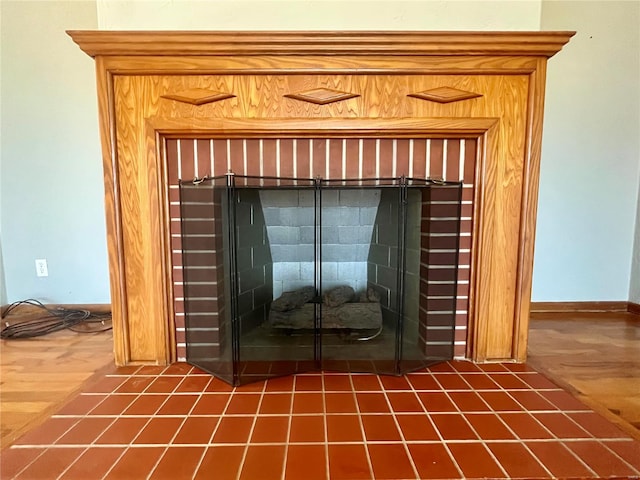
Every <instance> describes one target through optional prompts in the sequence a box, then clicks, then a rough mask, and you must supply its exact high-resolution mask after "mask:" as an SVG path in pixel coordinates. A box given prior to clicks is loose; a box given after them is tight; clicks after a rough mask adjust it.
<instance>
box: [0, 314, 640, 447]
mask: <svg viewBox="0 0 640 480" xmlns="http://www.w3.org/2000/svg"><path fill="white" fill-rule="evenodd" d="M639 319H640V317H638V316H635V317H633V316H631V315H622V314H621V315H617V316H616V317H613V318H612V317H611V316H610V315H609V316H608V317H607V318H603V317H602V316H601V315H596V316H582V317H579V318H573V319H566V318H563V319H544V320H542V319H535V320H532V321H531V330H530V341H529V363H530V365H532V366H533V367H534V368H536V369H537V370H539V371H541V372H543V373H545V374H546V375H547V376H548V377H549V378H551V379H552V380H553V381H555V382H556V383H557V384H559V385H560V386H562V387H564V388H566V389H567V390H569V391H571V392H572V393H574V394H575V395H576V396H578V397H579V398H580V399H581V400H582V401H583V402H585V403H586V404H588V405H589V406H590V407H591V408H593V409H595V410H598V411H600V412H601V413H604V414H607V416H608V417H609V418H610V419H611V420H613V421H616V422H617V423H618V424H620V425H621V426H622V427H623V428H625V430H627V431H628V432H629V433H631V434H632V435H634V436H636V437H640V430H636V429H634V428H633V427H631V426H630V425H629V424H631V425H635V427H636V428H638V429H640V395H638V392H640V320H639ZM112 344H113V336H112V334H111V332H106V333H100V334H89V335H88V334H78V333H74V332H70V331H63V332H58V333H55V334H52V335H49V336H46V337H41V338H38V339H31V340H12V341H5V340H3V341H2V345H1V347H2V348H1V354H0V357H1V366H0V367H1V368H0V374H1V380H0V391H1V395H0V411H1V412H2V416H1V419H0V420H1V432H2V436H1V445H2V446H6V445H7V444H9V443H11V442H12V441H13V440H15V439H16V438H17V437H18V436H19V435H21V434H22V433H24V432H26V431H27V430H30V429H31V428H33V427H34V426H36V425H38V424H39V423H41V422H42V421H44V419H45V418H47V416H48V415H50V414H51V413H52V412H53V411H55V410H56V409H57V408H58V407H59V406H61V405H62V404H63V403H64V402H65V401H66V400H67V399H68V398H69V397H70V396H71V395H73V394H74V393H75V392H77V391H78V390H80V389H81V387H82V386H83V385H84V384H85V383H86V382H87V381H88V380H89V379H91V378H92V377H94V379H95V377H98V376H101V375H102V374H103V373H104V372H105V371H108V370H110V369H111V368H113V353H112V351H113V345H112ZM614 414H615V415H614ZM627 422H628V423H627Z"/></svg>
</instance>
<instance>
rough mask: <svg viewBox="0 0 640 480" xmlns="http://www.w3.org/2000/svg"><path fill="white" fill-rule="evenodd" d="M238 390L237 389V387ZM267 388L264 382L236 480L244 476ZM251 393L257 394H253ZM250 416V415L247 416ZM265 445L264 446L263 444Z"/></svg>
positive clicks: (234, 392)
mask: <svg viewBox="0 0 640 480" xmlns="http://www.w3.org/2000/svg"><path fill="white" fill-rule="evenodd" d="M236 388H237V387H236ZM236 388H234V391H233V394H232V395H231V396H233V395H235V394H236V391H235V390H236ZM266 388H267V382H266V381H265V382H264V385H262V391H261V392H260V399H259V400H258V405H257V406H256V413H255V414H254V415H253V422H252V423H251V428H250V429H249V436H248V437H247V443H246V444H245V446H244V452H243V453H242V458H241V459H240V465H239V466H238V474H237V476H236V480H240V475H241V474H242V469H243V468H244V462H245V460H246V458H247V453H248V451H249V446H251V445H252V443H251V437H252V435H253V431H254V429H255V427H256V422H257V421H258V412H259V411H260V407H261V406H262V399H263V398H264V392H265V390H266ZM251 393H254V394H255V393H256V392H251ZM247 416H249V415H247ZM261 445H264V444H261Z"/></svg>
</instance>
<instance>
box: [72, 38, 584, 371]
mask: <svg viewBox="0 0 640 480" xmlns="http://www.w3.org/2000/svg"><path fill="white" fill-rule="evenodd" d="M69 34H70V35H71V36H72V38H73V39H74V41H76V43H78V44H79V45H80V47H81V48H82V49H83V50H84V51H85V52H86V53H88V54H89V55H91V56H93V57H95V59H96V67H97V81H98V100H99V106H100V128H101V139H102V150H103V161H104V172H105V188H106V197H105V199H106V200H105V203H106V213H107V226H108V248H109V265H110V274H111V296H112V304H113V316H114V351H115V359H116V363H117V364H119V365H125V364H165V363H168V362H172V361H175V360H176V359H178V358H182V357H183V355H184V345H183V342H184V340H183V333H184V332H183V330H182V329H183V328H184V327H183V325H182V324H181V314H182V313H184V312H183V311H182V305H181V300H180V299H181V298H182V296H181V294H182V293H183V292H181V283H180V282H181V279H180V271H181V269H180V265H181V261H182V260H181V256H180V248H179V231H178V230H176V229H177V228H178V226H179V222H178V221H177V219H178V218H179V215H178V217H176V215H177V213H176V212H177V210H178V209H177V206H176V203H175V202H176V201H177V200H176V196H175V195H176V193H177V189H176V188H175V187H176V182H177V181H178V179H183V180H185V179H191V178H193V177H202V176H205V175H218V174H224V173H226V172H227V171H228V170H232V171H233V172H234V173H236V174H240V175H242V174H248V175H259V176H262V175H275V176H286V175H291V176H297V177H301V178H311V177H313V176H316V175H319V176H322V177H326V178H330V179H340V178H346V177H356V178H365V177H376V176H385V175H389V176H393V175H413V176H415V177H433V178H445V179H447V180H449V179H455V180H462V181H463V183H464V188H463V202H464V203H463V214H462V217H463V220H462V229H461V232H462V236H461V240H462V245H461V252H460V254H459V262H460V266H461V267H462V268H460V277H459V280H460V288H459V291H458V296H459V297H458V298H459V305H458V306H457V318H456V340H455V341H456V344H455V349H456V350H455V353H456V355H457V356H461V357H462V356H463V357H465V358H469V359H472V360H474V361H477V362H485V361H509V360H511V361H523V360H524V359H525V356H526V345H527V327H528V316H529V302H530V292H531V276H532V275H531V274H532V260H533V243H534V233H535V216H536V206H537V188H538V175H539V161H540V143H541V135H542V131H541V125H542V110H543V103H544V83H545V71H546V62H547V59H548V58H549V57H551V56H553V55H554V54H555V53H557V52H558V51H559V50H560V49H561V48H562V46H563V45H564V44H565V43H566V42H567V41H568V40H569V38H570V37H571V35H572V33H571V32H497V33H492V32H486V33H481V32H409V33H403V32H393V33H391V32H389V33H380V32H309V33H302V32H288V33H283V32H268V33H256V32H233V33H220V32H107V31H102V32H100V31H96V32H79V31H76V32H69Z"/></svg>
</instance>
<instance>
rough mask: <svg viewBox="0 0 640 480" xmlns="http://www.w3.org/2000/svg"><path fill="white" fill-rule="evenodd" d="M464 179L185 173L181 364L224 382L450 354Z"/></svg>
mask: <svg viewBox="0 0 640 480" xmlns="http://www.w3.org/2000/svg"><path fill="white" fill-rule="evenodd" d="M461 196H462V184H461V183H454V182H438V181H432V180H420V179H413V178H405V177H401V178H380V179H359V180H324V179H321V178H317V179H296V178H273V177H247V176H238V175H233V174H228V175H225V176H222V177H214V178H210V177H206V178H203V179H196V180H193V181H181V182H180V210H181V226H182V228H181V241H182V242H181V243H182V262H183V277H184V278H183V282H184V305H185V331H186V345H187V361H188V362H189V363H191V364H192V365H195V366H197V367H199V368H202V369H203V370H206V371H208V372H210V373H212V374H214V375H216V376H218V377H220V378H221V379H223V380H225V381H227V382H228V383H230V384H233V385H240V384H244V383H247V382H251V381H256V380H261V379H265V378H269V377H273V376H279V375H286V374H290V373H296V372H304V371H309V370H316V369H324V370H336V371H350V372H373V373H381V374H392V375H399V374H402V373H405V372H408V371H411V370H415V369H419V368H422V367H425V366H428V365H430V364H433V363H436V362H440V361H444V360H448V359H451V358H452V356H453V344H454V333H455V316H456V292H457V279H458V251H459V237H460V235H459V228H460V206H461Z"/></svg>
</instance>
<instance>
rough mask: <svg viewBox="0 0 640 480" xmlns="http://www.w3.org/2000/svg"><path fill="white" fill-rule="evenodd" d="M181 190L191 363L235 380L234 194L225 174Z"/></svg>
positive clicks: (186, 303) (188, 340)
mask: <svg viewBox="0 0 640 480" xmlns="http://www.w3.org/2000/svg"><path fill="white" fill-rule="evenodd" d="M179 188H180V216H181V221H180V230H181V231H180V236H181V238H180V240H181V247H182V277H183V304H184V316H185V340H186V346H187V361H188V362H189V363H191V364H192V365H195V366H197V367H199V368H201V369H203V370H205V371H207V372H209V373H212V374H214V375H216V376H217V377H219V378H221V379H223V380H224V381H226V382H228V383H230V384H234V383H235V382H236V378H237V365H236V361H235V358H234V357H235V355H234V350H235V349H234V335H233V325H232V323H233V322H232V301H231V300H232V295H231V288H230V287H231V282H230V277H231V275H232V269H231V265H230V251H229V222H228V219H227V216H226V214H225V211H226V210H227V208H228V204H229V195H230V193H231V192H230V189H229V187H228V185H227V178H226V177H217V178H210V179H206V180H203V181H199V182H186V181H185V182H180V187H179ZM174 261H175V258H174Z"/></svg>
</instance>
